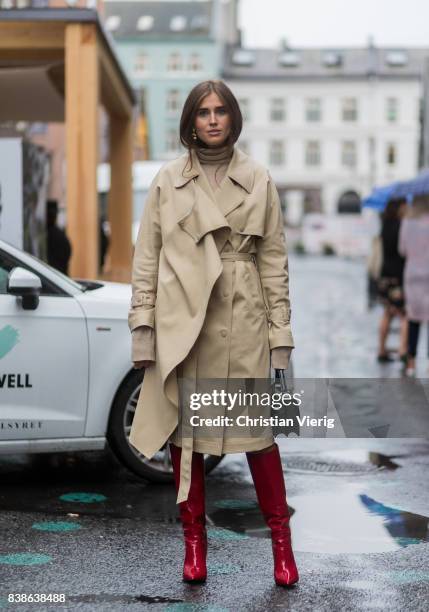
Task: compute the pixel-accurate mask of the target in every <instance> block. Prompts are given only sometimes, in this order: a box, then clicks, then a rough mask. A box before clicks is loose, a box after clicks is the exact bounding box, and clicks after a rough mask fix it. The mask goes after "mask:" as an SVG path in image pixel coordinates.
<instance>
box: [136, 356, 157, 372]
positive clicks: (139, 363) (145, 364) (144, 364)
mask: <svg viewBox="0 0 429 612" xmlns="http://www.w3.org/2000/svg"><path fill="white" fill-rule="evenodd" d="M152 363H155V361H153V360H152V359H144V360H143V361H134V369H135V370H141V369H142V368H148V367H149V366H150V365H151V364H152Z"/></svg>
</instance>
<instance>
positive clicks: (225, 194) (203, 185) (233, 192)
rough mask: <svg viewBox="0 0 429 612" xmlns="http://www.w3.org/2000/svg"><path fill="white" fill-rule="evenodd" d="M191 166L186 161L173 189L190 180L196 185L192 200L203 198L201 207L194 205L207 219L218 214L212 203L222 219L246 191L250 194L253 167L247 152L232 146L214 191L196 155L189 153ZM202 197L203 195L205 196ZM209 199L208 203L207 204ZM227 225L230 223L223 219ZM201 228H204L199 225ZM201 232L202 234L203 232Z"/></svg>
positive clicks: (242, 197) (234, 207)
mask: <svg viewBox="0 0 429 612" xmlns="http://www.w3.org/2000/svg"><path fill="white" fill-rule="evenodd" d="M191 155H192V169H191V170H190V169H189V167H188V166H189V165H188V164H186V163H185V167H184V168H183V170H182V173H181V174H180V175H179V176H178V177H177V179H176V181H175V187H176V188H184V187H185V186H189V183H190V182H191V181H192V182H193V183H194V185H195V186H196V189H195V194H194V197H195V200H196V202H195V203H197V202H198V200H202V203H203V207H198V206H195V212H196V213H204V214H205V215H207V217H208V219H207V221H208V222H210V218H211V221H212V222H213V221H214V222H215V224H216V218H217V215H216V214H215V213H214V211H213V204H215V206H216V208H217V209H218V210H219V211H220V212H221V213H222V215H223V216H224V218H226V217H227V215H229V214H230V213H231V212H232V211H234V210H235V209H236V208H238V207H239V206H241V205H242V204H243V202H244V200H245V197H246V194H248V193H251V191H252V189H253V184H254V170H253V168H252V167H251V166H250V165H249V164H248V163H247V162H246V160H248V157H247V155H245V154H244V153H243V152H242V151H240V150H239V149H237V148H236V147H234V151H233V154H232V158H231V161H230V162H229V165H228V168H227V170H226V173H225V177H224V179H223V181H222V183H221V185H220V187H219V189H218V190H216V192H213V190H212V188H211V187H210V184H209V182H208V180H207V177H206V175H205V172H204V171H203V169H202V168H201V165H200V162H199V159H198V156H197V155H196V154H195V152H192V154H191ZM204 196H205V197H204ZM209 202H210V204H211V205H209ZM226 225H227V226H229V224H228V222H227V221H226ZM202 229H203V228H202ZM203 235H204V234H203Z"/></svg>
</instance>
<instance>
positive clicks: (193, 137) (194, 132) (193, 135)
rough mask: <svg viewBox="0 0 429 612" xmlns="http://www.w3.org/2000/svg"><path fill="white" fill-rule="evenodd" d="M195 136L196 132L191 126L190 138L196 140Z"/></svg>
mask: <svg viewBox="0 0 429 612" xmlns="http://www.w3.org/2000/svg"><path fill="white" fill-rule="evenodd" d="M197 138H198V137H197V132H196V131H195V128H192V139H193V140H196V139H197Z"/></svg>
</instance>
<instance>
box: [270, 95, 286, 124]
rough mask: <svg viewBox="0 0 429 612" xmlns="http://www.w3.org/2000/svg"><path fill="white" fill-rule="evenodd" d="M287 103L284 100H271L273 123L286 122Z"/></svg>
mask: <svg viewBox="0 0 429 612" xmlns="http://www.w3.org/2000/svg"><path fill="white" fill-rule="evenodd" d="M285 115H286V113H285V101H284V99H283V98H271V106H270V119H271V121H284V120H285Z"/></svg>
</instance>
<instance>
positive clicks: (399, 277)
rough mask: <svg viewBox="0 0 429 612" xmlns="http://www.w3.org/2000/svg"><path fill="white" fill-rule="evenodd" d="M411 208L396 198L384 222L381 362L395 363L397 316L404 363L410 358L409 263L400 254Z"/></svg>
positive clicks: (382, 232)
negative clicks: (390, 340) (392, 337)
mask: <svg viewBox="0 0 429 612" xmlns="http://www.w3.org/2000/svg"><path fill="white" fill-rule="evenodd" d="M406 209H407V201H406V200H404V199H398V200H396V199H394V200H390V201H389V202H388V203H387V206H386V208H385V210H384V212H383V215H382V221H381V234H380V238H381V246H382V256H381V258H382V263H381V273H380V278H379V281H378V294H379V298H380V301H381V303H382V304H383V306H384V311H383V315H382V318H381V321H380V327H379V347H378V361H379V362H380V363H386V362H389V361H393V359H392V357H391V356H390V355H389V353H388V351H387V349H386V341H387V337H388V335H389V331H390V326H391V322H392V320H393V319H394V318H395V317H399V320H400V341H399V355H400V359H401V360H402V361H404V362H405V361H406V359H407V332H408V322H407V318H406V316H405V303H404V290H403V274H404V264H405V260H404V258H403V257H402V255H401V254H400V253H399V251H398V242H399V229H400V226H401V219H402V217H403V216H404V214H405V211H406Z"/></svg>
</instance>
